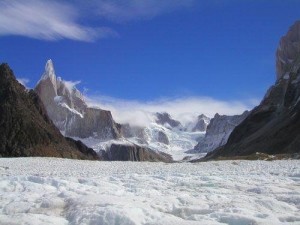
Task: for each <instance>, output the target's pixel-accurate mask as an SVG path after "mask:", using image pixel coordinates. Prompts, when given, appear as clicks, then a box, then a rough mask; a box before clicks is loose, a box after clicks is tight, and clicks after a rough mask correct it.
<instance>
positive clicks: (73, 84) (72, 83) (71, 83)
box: [64, 80, 81, 90]
mask: <svg viewBox="0 0 300 225" xmlns="http://www.w3.org/2000/svg"><path fill="white" fill-rule="evenodd" d="M64 83H65V85H66V87H67V88H68V89H69V90H72V89H73V88H74V87H76V85H78V84H80V83H81V81H80V80H77V81H67V80H64Z"/></svg>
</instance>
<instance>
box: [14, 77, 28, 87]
mask: <svg viewBox="0 0 300 225" xmlns="http://www.w3.org/2000/svg"><path fill="white" fill-rule="evenodd" d="M17 81H19V83H20V84H22V85H23V86H24V87H26V88H28V87H27V84H28V83H29V82H30V80H29V79H27V78H17Z"/></svg>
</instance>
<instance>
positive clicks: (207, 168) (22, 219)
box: [0, 158, 300, 225]
mask: <svg viewBox="0 0 300 225" xmlns="http://www.w3.org/2000/svg"><path fill="white" fill-rule="evenodd" d="M299 223H300V161H299V160H281V161H214V162H205V163H199V164H191V163H172V164H166V163H148V162H99V161H78V160H68V159H54V158H1V159H0V224H10V225H12V224H18V225H25V224H31V225H37V224H38V225H49V224H56V225H67V224H70V225H77V224H87V225H93V224H100V225H106V224H107V225H108V224H109V225H114V224H115V225H117V224H120V225H144V224H145V225H146V224H148V225H151V224H153V225H159V224H163V225H166V224H172V225H173V224H183V225H184V224H229V225H235V224H238V225H250V224H252V225H253V224H255V225H256V224H278V225H279V224H299Z"/></svg>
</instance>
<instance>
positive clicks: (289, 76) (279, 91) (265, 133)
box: [206, 21, 300, 159]
mask: <svg viewBox="0 0 300 225" xmlns="http://www.w3.org/2000/svg"><path fill="white" fill-rule="evenodd" d="M299 27H300V21H298V22H296V23H295V24H294V25H293V26H292V27H291V28H290V30H289V32H288V33H287V35H286V36H284V37H283V38H282V39H281V41H280V45H279V49H278V51H277V78H278V79H277V81H276V83H275V85H274V86H272V87H271V88H270V89H269V91H268V92H267V94H266V96H265V98H264V99H263V100H262V102H261V103H260V105H259V106H257V107H256V108H254V109H253V110H252V111H251V113H250V115H249V116H248V117H247V118H246V119H245V120H244V121H243V122H242V123H241V124H240V125H239V126H237V127H236V128H235V129H234V130H233V132H232V133H231V135H230V137H229V139H228V142H227V144H226V145H225V146H223V147H221V148H219V149H217V150H216V151H213V152H211V153H210V154H208V155H207V156H206V159H215V158H218V157H227V158H228V157H235V156H246V155H251V154H255V153H256V152H262V153H266V154H292V153H299V152H300V148H299V146H300V48H299V45H298V44H297V43H300V35H299V31H300V29H299ZM283 59H286V60H288V61H286V60H283ZM278 62H282V63H283V64H282V65H284V66H280V67H278Z"/></svg>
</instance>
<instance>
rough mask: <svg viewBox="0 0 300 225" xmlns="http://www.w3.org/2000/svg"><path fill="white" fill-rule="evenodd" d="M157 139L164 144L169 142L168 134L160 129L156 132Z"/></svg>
mask: <svg viewBox="0 0 300 225" xmlns="http://www.w3.org/2000/svg"><path fill="white" fill-rule="evenodd" d="M157 141H158V142H160V143H163V144H165V145H168V144H170V141H169V138H168V136H167V135H166V134H165V133H164V132H162V131H159V132H158V134H157Z"/></svg>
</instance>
